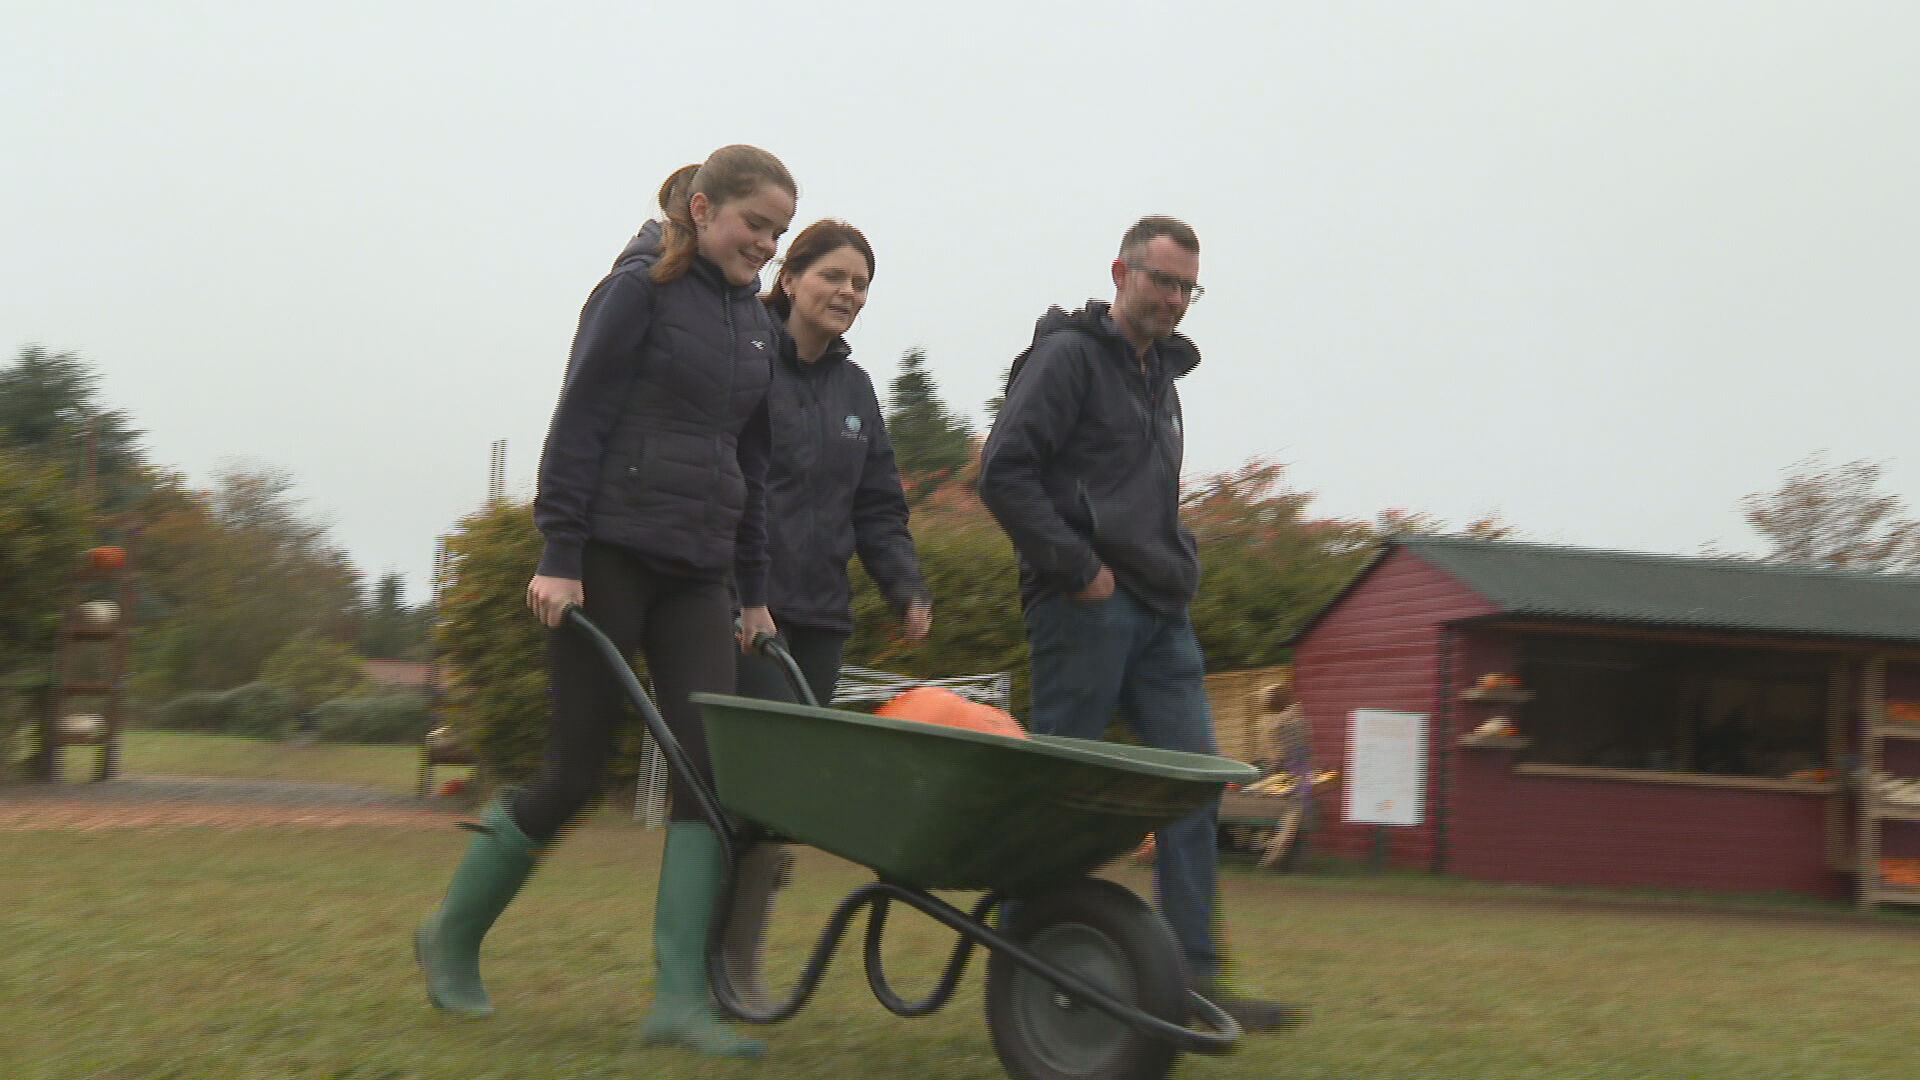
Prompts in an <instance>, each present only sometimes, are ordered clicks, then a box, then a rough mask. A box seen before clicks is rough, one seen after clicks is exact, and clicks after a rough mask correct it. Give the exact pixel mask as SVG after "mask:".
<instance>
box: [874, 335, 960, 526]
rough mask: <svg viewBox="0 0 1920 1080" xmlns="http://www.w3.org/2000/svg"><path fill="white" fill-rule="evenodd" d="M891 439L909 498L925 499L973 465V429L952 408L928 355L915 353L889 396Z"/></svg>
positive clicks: (910, 353) (911, 352)
mask: <svg viewBox="0 0 1920 1080" xmlns="http://www.w3.org/2000/svg"><path fill="white" fill-rule="evenodd" d="M887 435H888V437H889V438H890V439H892V441H893V456H894V460H895V461H896V462H897V463H898V464H899V467H900V476H901V479H902V480H903V481H905V482H906V488H907V495H908V497H909V498H911V499H913V500H915V501H919V500H920V499H922V498H924V497H925V496H926V495H927V494H928V493H929V492H931V491H932V490H933V489H934V488H936V487H938V486H940V484H941V483H943V482H944V481H946V480H947V479H949V478H951V477H953V476H954V475H955V474H957V473H958V472H959V471H960V470H961V469H962V468H963V467H964V466H965V465H966V463H967V457H968V454H969V452H970V447H971V445H972V442H973V428H972V427H971V426H970V425H968V423H967V422H966V420H964V419H962V418H960V417H958V416H955V415H954V414H953V413H951V412H949V411H948V410H947V407H946V405H945V404H944V403H943V402H942V401H941V400H940V391H939V388H938V387H937V386H935V385H934V381H933V375H932V373H931V372H929V371H928V370H927V351H926V350H925V349H909V350H908V351H907V353H906V355H904V356H902V357H901V358H900V374H898V375H896V376H894V379H893V384H892V386H891V388H890V389H889V392H888V394H887Z"/></svg>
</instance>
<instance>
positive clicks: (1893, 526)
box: [1740, 454, 1920, 571]
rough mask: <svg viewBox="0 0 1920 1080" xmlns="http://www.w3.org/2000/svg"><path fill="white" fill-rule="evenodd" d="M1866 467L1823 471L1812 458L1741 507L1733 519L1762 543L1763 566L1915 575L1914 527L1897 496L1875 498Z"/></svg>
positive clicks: (1918, 555)
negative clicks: (1751, 530)
mask: <svg viewBox="0 0 1920 1080" xmlns="http://www.w3.org/2000/svg"><path fill="white" fill-rule="evenodd" d="M1880 471H1881V467H1880V466H1879V465H1878V464H1876V463H1874V462H1871V461H1849V462H1847V463H1846V464H1844V465H1829V464H1828V463H1827V460H1826V457H1825V455H1823V454H1813V455H1811V456H1809V457H1806V458H1803V459H1801V460H1800V461H1798V462H1795V463H1794V464H1793V465H1792V466H1790V467H1789V468H1788V472H1787V478H1786V480H1784V481H1783V482H1782V483H1781V484H1780V486H1779V487H1777V488H1775V489H1774V490H1772V491H1764V492H1755V493H1754V494H1751V495H1748V496H1747V497H1746V498H1744V499H1742V500H1740V511H1741V514H1742V516H1744V517H1745V518H1746V520H1747V524H1748V525H1751V526H1753V528H1754V531H1756V532H1758V533H1759V534H1760V535H1761V536H1762V537H1764V538H1765V540H1766V542H1767V552H1766V554H1765V555H1763V556H1761V558H1762V559H1764V560H1765V561H1767V562H1778V563H1793V564H1797V565H1801V566H1818V567H1824V568H1826V569H1829V570H1873V571H1915V570H1920V521H1915V520H1914V519H1912V518H1910V517H1907V516H1905V515H1906V504H1905V503H1903V502H1901V500H1900V497H1899V496H1897V495H1888V494H1883V493H1882V492H1880V491H1879V490H1878V485H1879V483H1880Z"/></svg>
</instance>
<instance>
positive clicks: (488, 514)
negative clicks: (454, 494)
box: [433, 500, 645, 784]
mask: <svg viewBox="0 0 1920 1080" xmlns="http://www.w3.org/2000/svg"><path fill="white" fill-rule="evenodd" d="M540 547H541V539H540V533H539V531H538V530H536V529H535V528H534V527H533V508H532V506H531V505H530V504H528V503H526V502H513V501H510V500H502V501H500V502H495V503H489V504H488V505H486V506H484V507H482V508H481V509H479V510H476V511H474V512H473V513H472V514H469V515H468V516H467V517H465V518H463V519H461V521H460V523H459V524H458V525H457V526H456V527H455V528H454V531H453V534H452V535H451V536H449V537H448V539H447V554H448V566H447V574H448V577H447V579H446V584H445V587H444V588H442V589H441V591H440V594H439V596H438V598H437V599H436V600H435V601H434V612H433V642H434V646H435V648H436V650H437V652H438V655H439V659H440V663H441V664H442V665H443V666H442V672H443V674H442V681H441V688H442V697H443V700H444V701H445V703H446V704H445V706H444V718H445V719H446V720H447V721H448V722H450V723H451V724H452V725H453V727H454V728H455V729H456V730H458V731H459V732H460V734H461V735H462V737H463V738H464V739H465V740H466V742H467V744H468V745H469V746H471V747H473V748H474V752H475V753H477V754H478V755H479V756H480V759H481V760H482V761H483V762H484V763H485V764H486V766H487V770H488V772H489V773H490V774H491V775H492V776H493V777H494V778H495V779H497V780H499V781H501V782H504V783H516V782H519V781H523V780H525V779H527V778H528V777H530V776H532V775H533V773H534V772H535V770H537V769H538V768H539V767H540V761H541V757H542V754H543V752H544V748H545V746H546V740H547V727H548V717H549V708H548V698H547V672H546V642H547V631H546V629H545V628H543V627H542V626H541V625H540V623H539V620H537V619H535V618H534V617H533V616H532V615H531V614H529V613H528V611H527V605H526V591H527V579H528V578H529V577H530V576H532V574H533V568H534V567H535V566H536V565H538V563H539V561H540ZM636 667H637V668H638V669H639V670H640V671H641V673H642V677H643V678H644V677H645V669H644V665H638V664H637V665H636ZM640 747H641V726H640V724H639V722H638V720H635V721H634V722H633V723H631V724H630V725H628V727H627V728H626V731H625V733H624V735H623V738H622V742H621V745H620V750H619V752H618V754H617V755H616V756H615V759H614V762H613V765H612V768H611V770H610V774H609V778H608V779H609V782H610V783H616V784H617V783H627V782H630V781H632V780H633V778H634V777H635V776H636V775H638V774H639V766H640Z"/></svg>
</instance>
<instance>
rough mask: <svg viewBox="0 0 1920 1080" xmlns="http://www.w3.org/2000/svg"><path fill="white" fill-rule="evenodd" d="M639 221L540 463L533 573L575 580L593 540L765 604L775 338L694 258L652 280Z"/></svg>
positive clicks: (753, 310) (753, 306) (651, 237)
mask: <svg viewBox="0 0 1920 1080" xmlns="http://www.w3.org/2000/svg"><path fill="white" fill-rule="evenodd" d="M660 240H661V228H660V225H659V223H658V222H652V221H650V222H648V223H647V224H646V225H645V226H644V227H643V228H642V229H641V230H640V233H639V235H637V236H635V237H634V238H633V240H632V241H630V242H629V243H628V244H627V247H626V250H625V251H622V252H621V253H620V257H619V258H618V259H616V260H615V261H614V264H613V272H612V273H610V274H608V275H607V276H606V278H605V279H604V280H602V281H601V282H600V284H599V285H598V286H597V287H595V288H594V290H593V294H592V295H591V296H589V297H587V303H586V306H585V307H584V308H582V309H581V312H580V328H579V330H578V331H577V332H576V333H575V335H574V339H573V354H572V357H571V358H570V359H569V360H568V361H567V376H566V381H565V383H564V385H563V387H562V389H561V391H560V402H559V404H558V405H557V406H555V408H554V411H553V421H552V423H551V424H550V425H549V426H548V428H547V441H546V445H545V447H544V448H543V449H542V451H541V455H540V486H539V493H538V494H537V495H536V496H535V498H534V502H533V520H534V524H536V525H538V526H539V528H540V532H541V534H542V535H543V536H544V537H545V539H546V550H545V551H544V552H543V553H542V555H541V557H540V573H542V574H550V575H553V576H555V577H568V578H578V577H579V576H580V555H581V550H582V548H584V547H585V545H586V542H587V541H588V540H589V539H592V540H597V541H600V542H603V543H608V544H614V545H617V546H619V547H623V548H626V549H628V550H629V551H633V552H635V553H637V554H639V555H640V556H641V557H642V559H643V560H644V561H645V562H646V563H647V564H648V565H649V566H652V567H654V568H656V569H659V570H661V571H663V572H666V573H673V574H679V575H682V576H685V577H694V578H715V579H719V578H725V577H726V576H727V575H728V573H729V571H731V572H732V574H733V577H734V581H735V588H736V589H737V590H738V593H739V597H740V600H741V602H742V603H743V604H746V605H747V606H749V607H754V606H759V605H761V604H764V603H766V588H767V584H766V583H767V550H766V549H767V530H766V474H767V458H768V443H769V441H770V437H771V436H770V433H769V429H768V422H767V409H766V396H767V385H768V382H769V380H770V379H771V377H772V360H773V356H774V353H775V352H776V351H777V349H778V342H779V334H780V332H779V330H778V328H777V327H776V325H775V324H774V322H773V319H772V318H771V316H769V315H768V314H767V310H766V308H765V307H763V306H762V305H761V303H760V300H759V297H758V296H757V295H756V292H757V290H756V289H755V287H754V286H753V285H752V284H748V285H730V284H728V283H727V280H726V277H725V276H724V275H723V274H722V273H721V271H720V268H719V267H717V266H715V265H714V264H713V263H711V262H709V261H707V260H706V259H705V258H702V257H700V256H698V255H696V256H694V259H693V262H692V264H691V265H690V266H689V267H688V268H687V272H686V273H685V274H683V275H681V276H680V277H678V278H676V279H674V280H673V281H670V282H668V283H667V284H665V285H656V284H654V282H653V280H652V279H651V278H650V277H648V276H647V272H648V271H649V270H650V269H651V268H652V267H653V264H654V263H655V261H657V260H658V258H659V255H660Z"/></svg>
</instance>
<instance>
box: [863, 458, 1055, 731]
mask: <svg viewBox="0 0 1920 1080" xmlns="http://www.w3.org/2000/svg"><path fill="white" fill-rule="evenodd" d="M978 469H979V457H978V454H977V453H976V454H972V455H970V456H969V457H968V458H967V459H966V460H965V461H964V462H963V465H962V467H961V468H960V469H959V470H958V471H957V472H955V473H954V474H953V475H951V476H950V477H948V478H947V480H946V481H945V482H944V483H937V484H933V485H930V487H929V489H928V492H927V494H926V497H925V498H924V499H923V500H922V501H921V502H920V504H919V505H918V506H916V507H915V508H914V512H913V522H912V525H913V534H914V537H915V547H916V548H917V549H918V551H919V555H920V570H921V573H922V574H923V575H924V576H925V577H926V579H927V585H928V587H929V588H930V589H931V590H932V592H933V596H934V619H933V630H932V632H931V633H929V634H928V635H927V636H926V638H925V639H923V640H921V641H919V642H908V641H906V640H905V639H904V638H903V637H902V636H901V635H900V627H899V623H898V621H897V620H896V618H895V616H894V614H893V611H892V609H891V606H890V605H889V604H888V603H887V602H886V599H885V598H884V597H882V596H881V595H880V590H879V589H878V588H876V587H875V586H874V584H873V582H872V580H871V579H869V578H868V577H867V576H866V575H865V574H864V573H857V574H854V575H853V617H854V632H853V637H852V638H850V639H849V640H848V643H847V654H846V655H847V662H848V663H850V664H856V665H859V666H862V667H873V668H879V669H881V670H884V671H890V672H896V673H899V674H903V675H912V676H917V677H920V678H928V679H934V678H947V677H951V676H957V675H984V674H993V673H999V672H1006V673H1007V674H1008V675H1009V676H1010V678H1011V681H1012V699H1013V708H1012V712H1013V713H1014V714H1015V715H1016V716H1024V715H1026V709H1027V703H1028V686H1029V682H1028V668H1027V643H1026V626H1025V624H1024V623H1023V622H1022V621H1021V617H1020V579H1019V569H1018V564H1017V563H1016V562H1015V560H1014V553H1013V545H1012V544H1011V543H1010V542H1009V541H1008V540H1007V536H1006V533H1004V532H1002V531H1001V529H1000V526H999V524H998V523H997V522H995V521H994V520H993V516H992V515H991V514H989V513H988V512H987V508H986V506H985V505H983V504H982V503H981V502H980V499H979V496H978V495H976V494H975V493H974V488H975V486H976V484H975V483H974V480H975V474H977V472H978Z"/></svg>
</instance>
